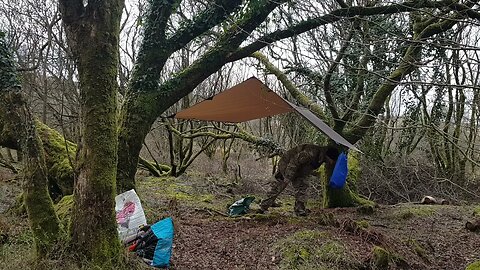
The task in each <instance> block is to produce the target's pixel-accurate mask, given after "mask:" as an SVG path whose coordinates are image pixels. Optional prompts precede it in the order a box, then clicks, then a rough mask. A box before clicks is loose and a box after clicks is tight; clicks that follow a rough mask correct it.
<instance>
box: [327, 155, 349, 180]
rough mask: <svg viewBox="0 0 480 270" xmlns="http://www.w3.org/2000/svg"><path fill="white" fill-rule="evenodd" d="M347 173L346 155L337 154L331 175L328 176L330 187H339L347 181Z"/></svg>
mask: <svg viewBox="0 0 480 270" xmlns="http://www.w3.org/2000/svg"><path fill="white" fill-rule="evenodd" d="M347 175H348V162H347V155H345V153H341V154H340V155H339V156H338V159H337V163H336V164H335V168H334V169H333V173H332V177H330V187H332V188H335V189H341V188H343V187H344V186H345V183H346V182H347Z"/></svg>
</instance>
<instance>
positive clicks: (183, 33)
mask: <svg viewBox="0 0 480 270" xmlns="http://www.w3.org/2000/svg"><path fill="white" fill-rule="evenodd" d="M216 2H217V4H216V5H212V6H211V7H210V8H207V9H206V10H205V11H204V12H201V13H200V14H198V16H196V17H195V18H194V19H193V20H191V22H189V24H188V25H186V26H185V27H183V28H181V29H179V30H178V32H177V33H175V34H174V35H173V36H172V37H171V38H166V36H165V21H166V20H168V18H169V16H170V13H169V12H165V10H168V8H172V7H173V5H169V4H171V3H169V1H153V2H152V3H151V4H150V10H149V14H148V15H147V22H146V24H145V34H144V40H143V42H142V45H141V48H140V52H139V55H138V60H137V63H136V66H135V69H134V71H133V74H132V79H131V81H130V86H129V92H128V94H127V98H126V101H125V104H124V106H123V108H122V113H121V129H120V134H119V153H118V154H119V157H118V173H117V174H118V175H117V189H118V191H119V192H121V191H124V190H128V189H131V188H134V187H135V172H136V169H137V163H138V157H139V153H140V150H141V148H142V144H143V142H144V140H145V137H146V135H147V133H148V132H149V131H150V128H151V126H152V124H153V123H154V121H155V120H156V119H157V117H159V116H160V115H161V114H162V113H163V112H164V111H166V110H167V109H168V108H169V107H170V106H172V105H173V104H175V103H176V102H177V101H179V100H180V99H181V98H183V97H184V96H186V95H187V94H188V93H190V92H191V91H193V89H195V87H196V86H197V85H198V84H200V83H201V82H202V81H203V80H205V79H206V78H208V77H209V76H210V75H211V74H213V73H215V72H217V71H218V70H219V69H220V68H221V67H222V66H223V65H224V64H225V63H226V62H227V56H228V55H229V54H230V53H231V52H233V51H235V50H236V49H237V48H238V46H239V45H240V44H241V43H242V42H243V41H244V40H245V39H246V38H247V37H248V36H249V35H250V33H251V32H252V31H253V30H254V29H256V28H257V27H258V26H259V25H260V24H261V23H262V22H263V21H264V20H265V18H266V17H267V16H268V14H270V12H271V11H272V10H273V9H275V8H276V7H277V6H278V5H280V4H281V3H282V2H284V1H267V0H256V1H250V2H249V4H248V5H249V7H247V8H246V9H245V10H246V11H245V12H244V13H243V14H241V15H239V16H240V18H239V19H238V20H237V21H236V22H235V23H232V24H231V25H230V26H229V27H228V29H227V30H226V31H225V33H224V34H223V35H222V36H220V37H219V38H218V41H217V43H216V44H215V45H214V46H213V47H212V48H211V49H210V50H208V51H207V52H206V53H205V54H204V55H203V56H202V57H200V59H198V60H197V61H195V62H194V63H192V64H191V65H190V66H189V67H187V68H185V69H184V70H182V71H181V72H179V73H176V74H174V75H173V76H172V77H171V78H170V79H169V80H166V81H165V82H164V83H162V84H161V85H160V86H159V78H160V71H161V70H162V68H163V66H164V64H165V62H166V60H167V59H168V57H169V56H170V55H172V54H173V53H174V52H175V51H177V50H179V49H181V48H182V47H183V46H185V45H186V44H187V43H188V42H190V41H191V40H192V39H194V38H195V37H197V36H199V35H201V34H203V33H205V32H206V31H207V30H208V29H210V28H212V27H213V26H215V25H217V24H218V23H220V22H222V21H224V20H225V19H226V17H227V15H228V14H229V13H230V12H232V11H233V10H235V9H237V8H238V7H239V5H240V4H241V3H242V1H237V0H235V1H223V0H218V1H216Z"/></svg>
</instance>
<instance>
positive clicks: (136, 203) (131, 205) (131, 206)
mask: <svg viewBox="0 0 480 270" xmlns="http://www.w3.org/2000/svg"><path fill="white" fill-rule="evenodd" d="M115 212H116V219H117V230H118V235H119V237H120V240H121V241H122V242H123V243H128V242H129V241H131V240H132V239H134V238H135V237H136V236H137V233H138V231H139V229H140V227H142V226H145V225H147V219H146V218H145V213H144V212H143V208H142V204H141V203H140V198H138V195H137V193H136V192H135V190H133V189H131V190H129V191H126V192H124V193H122V194H119V195H117V196H116V197H115Z"/></svg>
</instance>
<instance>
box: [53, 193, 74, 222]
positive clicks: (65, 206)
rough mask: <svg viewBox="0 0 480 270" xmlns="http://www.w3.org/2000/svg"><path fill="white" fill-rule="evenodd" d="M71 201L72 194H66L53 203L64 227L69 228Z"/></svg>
mask: <svg viewBox="0 0 480 270" xmlns="http://www.w3.org/2000/svg"><path fill="white" fill-rule="evenodd" d="M73 203H74V201H73V195H67V196H64V197H63V198H62V199H61V200H60V201H59V202H58V203H57V204H55V212H56V213H57V216H58V219H60V222H61V224H62V226H63V228H64V229H67V228H70V221H71V217H72V208H73Z"/></svg>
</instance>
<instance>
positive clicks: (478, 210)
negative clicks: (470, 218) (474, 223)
mask: <svg viewBox="0 0 480 270" xmlns="http://www.w3.org/2000/svg"><path fill="white" fill-rule="evenodd" d="M473 215H474V216H476V217H480V205H477V206H475V207H474V208H473Z"/></svg>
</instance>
